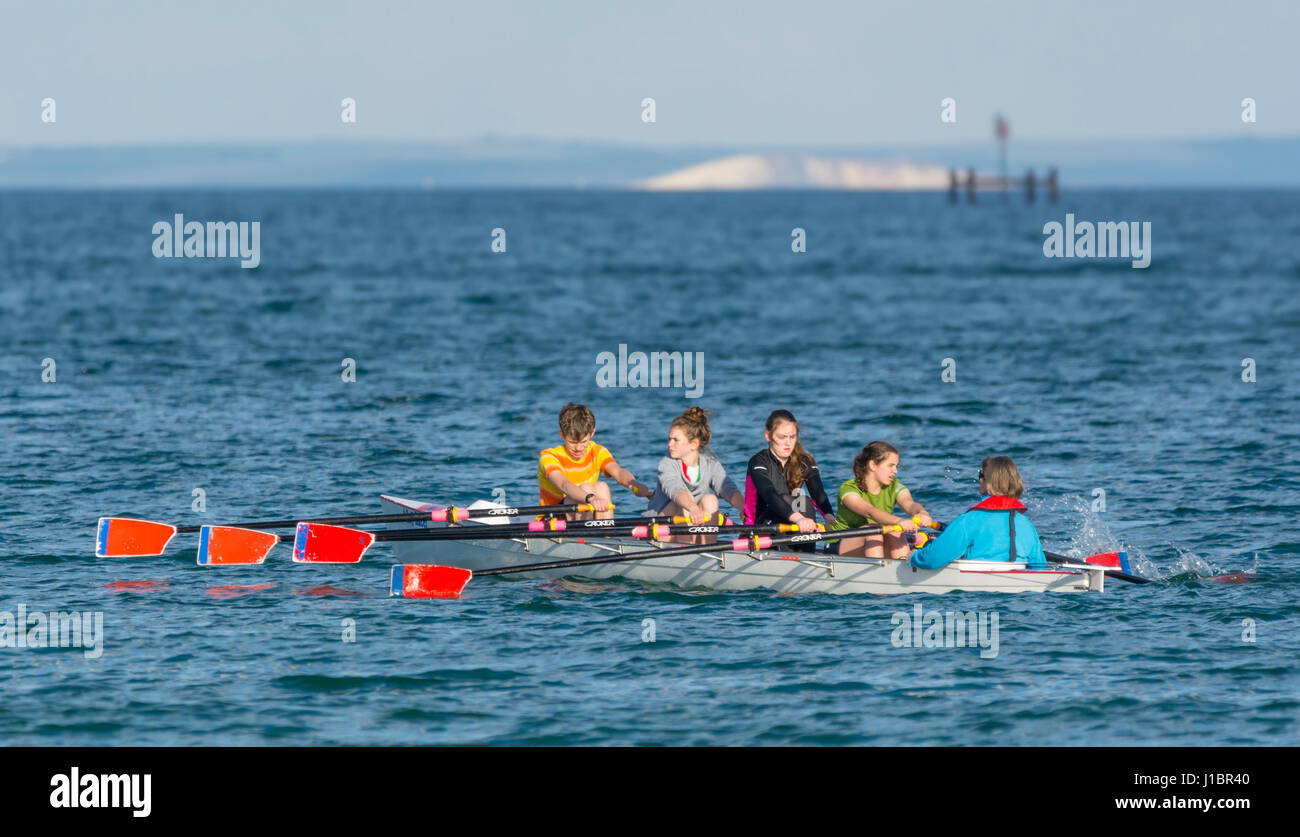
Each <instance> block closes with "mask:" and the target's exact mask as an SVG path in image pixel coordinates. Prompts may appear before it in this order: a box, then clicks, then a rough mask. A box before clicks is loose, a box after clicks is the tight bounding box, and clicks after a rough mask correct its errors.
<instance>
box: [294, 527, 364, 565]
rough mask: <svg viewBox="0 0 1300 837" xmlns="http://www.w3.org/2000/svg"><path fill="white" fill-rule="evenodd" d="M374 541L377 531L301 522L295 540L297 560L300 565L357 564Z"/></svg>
mask: <svg viewBox="0 0 1300 837" xmlns="http://www.w3.org/2000/svg"><path fill="white" fill-rule="evenodd" d="M374 542H375V535H374V533H373V532H363V531H362V530H360V529H349V528H347V527H346V526H329V525H327V524H324V523H299V524H298V533H297V535H295V536H294V541H293V560H294V561H295V562H296V563H299V564H304V563H306V564H356V563H359V562H360V561H361V556H362V555H365V554H366V550H367V549H369V548H370V545H371V544H372V543H374Z"/></svg>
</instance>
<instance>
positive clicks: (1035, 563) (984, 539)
mask: <svg viewBox="0 0 1300 837" xmlns="http://www.w3.org/2000/svg"><path fill="white" fill-rule="evenodd" d="M1024 509H1025V507H1024V505H1022V504H1021V503H1020V501H1019V500H1015V499H1013V498H1011V497H985V498H984V499H983V500H981V501H980V502H979V503H978V504H977V505H975V506H974V507H972V508H971V509H970V510H969V511H967V512H964V513H963V514H960V515H958V516H957V519H956V520H954V521H952V522H951V523H949V524H948V526H947V527H946V528H945V529H944V530H943V532H941V533H940V534H939V536H938V537H937V538H935V539H934V540H933V541H932V542H930V543H929V544H926V545H925V546H924V547H922V548H921V549H918V550H917V551H916V552H913V553H912V557H911V560H910V561H909V563H910V564H911V566H913V567H918V568H920V569H923V570H937V569H939V568H940V567H946V566H948V565H949V564H951V563H952V562H953V561H956V560H957V559H958V558H965V559H967V560H972V561H1010V560H1011V526H1010V521H1009V519H1008V518H1009V516H1010V513H1011V512H1012V511H1015V512H1016V515H1015V525H1016V560H1017V561H1024V562H1025V563H1026V564H1027V565H1028V567H1029V568H1030V569H1038V568H1041V567H1046V566H1047V558H1046V557H1045V556H1044V555H1043V545H1042V544H1041V543H1039V542H1038V530H1037V529H1035V528H1034V524H1032V523H1030V522H1029V518H1028V517H1026V516H1025V515H1024V514H1023V511H1024Z"/></svg>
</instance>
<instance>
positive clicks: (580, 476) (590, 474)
mask: <svg viewBox="0 0 1300 837" xmlns="http://www.w3.org/2000/svg"><path fill="white" fill-rule="evenodd" d="M613 461H614V457H613V456H611V455H610V453H609V451H607V450H605V448H604V446H602V445H598V444H596V443H595V442H588V443H587V452H586V454H584V455H583V457H582V460H581V461H574V460H572V459H570V458H569V452H568V451H566V450H565V449H564V445H560V446H559V447H555V448H547V449H546V450H544V451H542V456H541V459H540V461H539V462H538V463H537V488H538V493H539V494H540V495H541V498H542V505H543V506H554V505H557V504H559V503H566V502H569V501H568V500H566V499H565V497H564V492H563V491H561V490H560V489H558V488H556V487H555V484H554V483H552V482H551V481H550V480H549V479H547V477H546V475H547V474H549V473H551V472H552V471H559V472H560V473H561V474H564V476H565V478H566V479H568V480H569V481H570V482H574V483H579V484H581V483H584V482H586V483H591V482H595V481H596V480H598V479H600V475H601V474H603V473H604V472H605V466H606V465H608V464H609V463H611V462H613Z"/></svg>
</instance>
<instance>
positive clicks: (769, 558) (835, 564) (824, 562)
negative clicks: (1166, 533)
mask: <svg viewBox="0 0 1300 837" xmlns="http://www.w3.org/2000/svg"><path fill="white" fill-rule="evenodd" d="M380 499H381V500H382V501H383V505H384V511H385V512H386V513H402V512H423V511H428V510H431V509H434V508H436V507H437V506H436V504H434V503H426V502H422V501H419V500H410V499H406V498H403V497H395V496H391V495H381V496H380ZM469 508H470V509H487V508H502V507H501V506H499V505H498V504H495V503H490V502H487V501H482V500H480V501H478V502H476V503H474V504H473V505H471V506H469ZM491 520H492V522H493V523H496V524H498V525H500V524H501V523H505V522H509V523H526V522H528V518H524V517H515V518H491ZM422 525H423V526H427V527H428V528H430V529H441V528H446V526H445V524H443V525H440V524H434V523H428V524H422ZM483 525H490V524H484V523H482V522H480V521H478V520H469V521H466V523H465V525H464V527H465V528H466V529H467V530H468V529H469V528H470V527H481V526H483ZM392 548H393V549H394V551H395V554H396V556H397V558H398V559H399V560H400V561H401V562H402V563H404V564H420V565H427V564H438V565H442V566H450V567H459V568H462V569H467V570H470V571H471V572H481V571H484V570H495V569H500V568H505V567H517V566H525V565H530V564H537V563H542V562H550V561H562V560H569V559H580V558H592V557H597V556H601V555H607V556H611V557H612V556H616V555H626V554H631V553H637V554H642V553H644V552H646V551H647V550H650V549H654V548H659V549H661V550H662V551H663V553H664V554H663V557H658V556H655V557H652V558H649V559H637V560H631V561H622V562H620V561H611V562H609V563H601V564H590V565H587V566H582V567H572V568H557V569H548V570H537V571H530V572H525V573H519V574H518V577H520V578H527V579H550V578H561V577H571V578H583V579H597V580H599V579H610V578H624V579H630V580H634V581H643V582H649V583H653V584H671V585H674V586H677V587H682V588H685V589H706V590H773V591H775V592H779V593H871V594H875V595H887V594H896V593H947V592H952V591H968V592H1002V593H1028V592H1055V593H1081V592H1100V591H1102V590H1103V589H1104V584H1105V574H1106V569H1107V568H1106V567H1104V566H1097V565H1093V564H1082V563H1080V564H1061V565H1057V566H1055V567H1052V568H1049V569H1029V568H1028V567H1027V565H1026V564H1025V563H1024V562H990V561H968V560H957V561H954V562H952V563H951V564H949V565H947V566H945V567H943V568H941V569H937V570H926V569H917V568H912V567H910V566H908V561H907V559H900V558H862V557H847V556H839V555H833V554H829V553H806V552H805V553H799V552H793V551H782V550H780V549H765V550H750V551H747V552H734V551H729V550H727V549H726V548H725V545H724V544H719V545H718V549H716V550H711V551H708V552H703V553H697V552H692V553H691V554H682V555H674V554H673V553H674V551H675V550H679V549H681V547H680V546H679V545H677V544H666V543H659V542H657V541H646V540H641V539H631V538H617V537H611V538H600V537H593V538H591V539H584V540H577V541H575V540H572V539H567V540H562V539H559V538H553V537H545V536H522V535H521V536H519V537H502V538H500V539H490V540H478V539H476V540H468V539H467V540H436V541H397V542H394V543H392Z"/></svg>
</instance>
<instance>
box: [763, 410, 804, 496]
mask: <svg viewBox="0 0 1300 837" xmlns="http://www.w3.org/2000/svg"><path fill="white" fill-rule="evenodd" d="M785 421H788V422H790V423H791V424H793V425H794V431H795V433H798V432H799V422H798V421H796V420H795V417H794V413H792V412H790V411H789V410H773V411H772V414H771V415H770V416H768V417H767V424H765V425H764V427H765V428H766V429H767V432H768V433H771V432H772V431H773V430H775V429H776V427H777V425H779V424H781V422H785ZM814 464H816V463H815V462H814V461H813V458H812V454H810V453H808V451H806V450H804V449H803V445H802V444H800V443H799V439H798V438H797V437H796V438H795V440H794V450H792V451H791V452H790V458H789V459H788V460H787V461H786V463H785V484H786V487H787V488H788V489H789V490H790V491H798V490H799V486H801V485H803V481H804V477H806V476H808V472H809V471H811V470H812V467H813V465H814Z"/></svg>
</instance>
